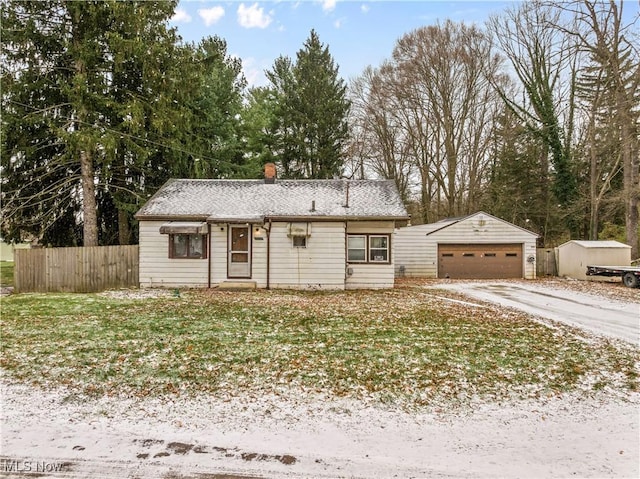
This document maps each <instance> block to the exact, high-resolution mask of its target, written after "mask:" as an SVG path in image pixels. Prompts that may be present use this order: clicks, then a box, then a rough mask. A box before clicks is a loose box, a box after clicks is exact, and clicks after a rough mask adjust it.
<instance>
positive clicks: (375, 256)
mask: <svg viewBox="0 0 640 479" xmlns="http://www.w3.org/2000/svg"><path fill="white" fill-rule="evenodd" d="M369 261H370V262H372V263H387V262H388V261H389V236H388V235H382V236H369Z"/></svg>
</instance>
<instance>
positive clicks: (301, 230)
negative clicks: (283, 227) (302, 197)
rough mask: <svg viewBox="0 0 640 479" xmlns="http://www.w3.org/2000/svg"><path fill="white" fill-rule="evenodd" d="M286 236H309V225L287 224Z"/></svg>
mask: <svg viewBox="0 0 640 479" xmlns="http://www.w3.org/2000/svg"><path fill="white" fill-rule="evenodd" d="M287 236H289V237H294V236H311V223H289V227H288V232H287Z"/></svg>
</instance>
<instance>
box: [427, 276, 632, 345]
mask: <svg viewBox="0 0 640 479" xmlns="http://www.w3.org/2000/svg"><path fill="white" fill-rule="evenodd" d="M436 287H437V288H439V289H449V290H453V291H458V292H460V293H463V294H464V295H467V296H469V297H471V298H475V299H478V300H483V301H488V302H491V303H496V304H500V305H503V306H508V307H511V308H515V309H519V310H521V311H524V312H527V313H529V314H532V315H534V316H539V317H542V318H547V319H551V320H554V321H559V322H562V323H566V324H570V325H572V326H578V327H580V328H583V329H586V330H589V331H591V332H593V333H596V334H603V335H607V336H611V337H614V338H618V339H623V340H625V341H627V342H630V343H632V344H635V345H638V346H640V298H639V302H622V301H616V300H611V299H605V298H601V297H597V296H592V295H588V294H584V293H576V292H572V291H567V290H563V289H555V288H552V287H547V286H541V285H538V284H533V283H531V284H527V283H526V282H522V283H501V282H495V281H487V282H459V283H457V282H456V283H450V284H439V285H438V286H436Z"/></svg>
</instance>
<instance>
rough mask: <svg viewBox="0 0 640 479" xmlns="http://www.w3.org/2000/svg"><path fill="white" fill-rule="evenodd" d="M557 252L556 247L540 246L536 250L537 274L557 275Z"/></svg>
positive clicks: (539, 275)
mask: <svg viewBox="0 0 640 479" xmlns="http://www.w3.org/2000/svg"><path fill="white" fill-rule="evenodd" d="M557 275H558V266H557V264H556V252H555V249H554V248H538V249H537V250H536V276H538V278H541V277H543V276H557Z"/></svg>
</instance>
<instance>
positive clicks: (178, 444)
mask: <svg viewBox="0 0 640 479" xmlns="http://www.w3.org/2000/svg"><path fill="white" fill-rule="evenodd" d="M436 285H437V284H436ZM452 300H453V301H452ZM2 334H3V348H2V356H1V362H0V365H1V366H2V378H1V381H0V383H1V386H2V417H1V425H2V450H1V452H0V455H1V456H2V459H1V461H0V471H2V472H0V475H1V474H2V473H4V472H7V470H8V469H12V470H13V471H14V472H16V471H19V470H22V471H24V470H25V468H26V467H27V465H28V466H29V467H31V468H32V469H35V468H36V467H38V466H43V467H44V466H45V465H48V466H49V467H54V466H58V467H62V469H63V471H62V472H50V471H49V472H50V477H132V478H133V477H138V478H151V477H162V478H167V479H169V478H195V477H198V478H200V477H206V478H211V477H230V478H231V477H241V476H242V475H245V476H255V475H259V476H261V477H287V476H290V477H496V476H499V477H567V476H573V477H638V475H639V474H640V471H639V464H640V458H639V457H638V451H639V450H640V443H639V441H640V440H639V438H640V427H639V424H638V422H639V419H638V416H639V412H638V411H639V407H640V392H638V390H639V384H638V381H639V374H640V370H639V366H640V350H638V348H637V347H635V346H633V345H630V344H627V343H624V342H622V341H617V340H614V339H607V338H603V337H598V336H593V335H590V334H589V333H585V332H584V331H581V330H578V329H575V328H572V327H571V326H565V325H558V324H544V323H541V322H538V321H533V320H532V319H531V317H529V316H527V315H526V314H524V313H520V312H517V311H513V310H508V309H505V308H504V307H498V306H492V305H490V304H483V305H482V307H477V306H474V305H471V304H468V302H467V301H465V300H464V298H463V297H462V296H460V295H459V294H458V293H456V292H454V291H446V290H442V289H426V288H425V287H424V282H417V283H412V282H403V283H402V284H401V285H400V287H399V288H397V289H395V290H392V291H367V292H341V293H312V292H307V293H305V292H291V291H280V292H278V291H256V292H242V293H234V292H221V291H210V292H205V291H181V292H180V293H179V294H176V293H175V292H174V291H161V290H153V292H151V291H140V292H136V291H122V292H108V293H104V294H99V295H91V294H87V295H65V294H60V295H55V294H52V295H16V296H11V297H8V298H3V299H2ZM20 468H22V469H20ZM216 474H218V475H216ZM221 474H227V476H222V475H221Z"/></svg>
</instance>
